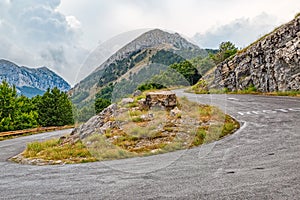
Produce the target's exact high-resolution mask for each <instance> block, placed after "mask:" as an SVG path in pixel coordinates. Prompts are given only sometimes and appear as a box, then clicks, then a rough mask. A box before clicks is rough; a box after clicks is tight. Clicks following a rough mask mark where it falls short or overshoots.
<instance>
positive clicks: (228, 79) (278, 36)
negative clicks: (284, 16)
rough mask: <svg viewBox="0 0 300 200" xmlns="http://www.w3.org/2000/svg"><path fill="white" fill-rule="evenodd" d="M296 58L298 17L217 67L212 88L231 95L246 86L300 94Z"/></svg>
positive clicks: (299, 33)
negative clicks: (297, 91) (223, 90)
mask: <svg viewBox="0 0 300 200" xmlns="http://www.w3.org/2000/svg"><path fill="white" fill-rule="evenodd" d="M299 56H300V15H298V16H296V17H295V19H293V20H292V21H290V22H288V23H286V24H284V25H282V26H280V27H278V28H277V29H275V30H274V31H273V32H271V33H269V34H268V35H266V36H264V37H262V38H261V39H259V40H258V41H256V42H254V43H253V44H252V45H250V46H249V47H247V48H246V49H244V50H243V51H241V52H239V53H238V54H237V55H236V56H235V57H234V58H232V59H230V60H226V61H224V62H223V63H221V64H219V65H218V66H217V67H216V70H215V73H214V74H215V78H214V81H213V85H212V86H213V87H218V88H222V87H223V88H228V89H229V90H231V91H236V90H243V89H246V88H248V87H250V86H254V87H256V88H257V90H258V91H261V92H272V91H288V90H300V63H299V61H300V60H299Z"/></svg>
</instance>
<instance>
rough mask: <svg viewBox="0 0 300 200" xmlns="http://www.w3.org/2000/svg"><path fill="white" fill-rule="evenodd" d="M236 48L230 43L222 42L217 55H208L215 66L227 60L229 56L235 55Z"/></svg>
mask: <svg viewBox="0 0 300 200" xmlns="http://www.w3.org/2000/svg"><path fill="white" fill-rule="evenodd" d="M237 51H238V48H237V47H236V46H235V45H234V44H233V43H231V42H229V41H227V42H222V43H221V44H220V46H219V52H218V53H217V54H214V55H213V54H210V57H211V59H212V60H213V61H214V63H215V64H219V63H221V62H223V61H224V60H226V59H227V58H229V57H230V56H232V55H234V54H236V52H237Z"/></svg>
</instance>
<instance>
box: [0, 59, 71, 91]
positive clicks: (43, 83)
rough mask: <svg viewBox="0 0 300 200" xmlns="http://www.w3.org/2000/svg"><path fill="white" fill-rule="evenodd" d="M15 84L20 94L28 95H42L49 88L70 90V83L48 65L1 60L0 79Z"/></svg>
mask: <svg viewBox="0 0 300 200" xmlns="http://www.w3.org/2000/svg"><path fill="white" fill-rule="evenodd" d="M2 80H6V81H7V82H8V83H9V84H11V85H15V86H16V88H17V91H18V93H19V94H22V95H25V96H27V97H33V96H36V95H42V94H43V93H44V92H45V91H46V90H47V89H48V88H54V87H57V88H59V89H60V90H62V91H68V90H69V89H70V88H71V87H70V85H69V84H68V83H67V82H66V81H65V80H64V79H63V78H61V77H60V76H58V75H57V74H56V73H54V72H53V71H51V70H49V69H48V68H47V67H41V68H28V67H24V66H18V65H16V64H15V63H13V62H10V61H8V60H3V59H1V60H0V81H2Z"/></svg>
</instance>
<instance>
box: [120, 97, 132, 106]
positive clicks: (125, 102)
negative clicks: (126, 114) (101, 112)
mask: <svg viewBox="0 0 300 200" xmlns="http://www.w3.org/2000/svg"><path fill="white" fill-rule="evenodd" d="M133 102H134V99H133V98H124V99H122V100H121V105H122V106H124V105H127V104H130V103H133Z"/></svg>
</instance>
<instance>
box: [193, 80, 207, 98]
mask: <svg viewBox="0 0 300 200" xmlns="http://www.w3.org/2000/svg"><path fill="white" fill-rule="evenodd" d="M191 90H192V91H193V92H194V93H196V94H208V93H209V90H208V84H207V82H206V81H205V80H202V79H201V80H199V81H198V83H196V84H195V85H193V86H192V87H191Z"/></svg>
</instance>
